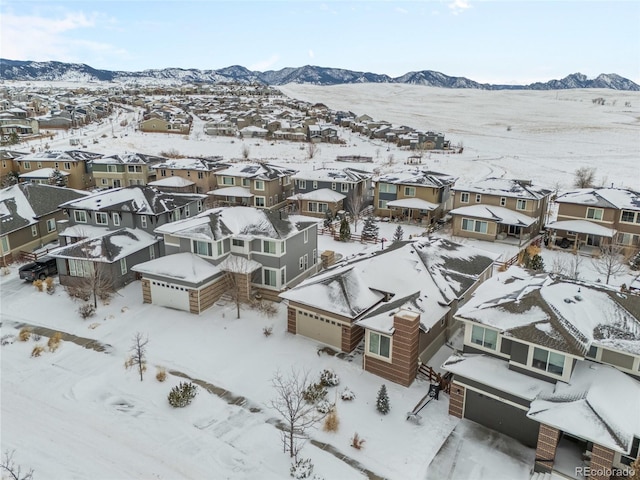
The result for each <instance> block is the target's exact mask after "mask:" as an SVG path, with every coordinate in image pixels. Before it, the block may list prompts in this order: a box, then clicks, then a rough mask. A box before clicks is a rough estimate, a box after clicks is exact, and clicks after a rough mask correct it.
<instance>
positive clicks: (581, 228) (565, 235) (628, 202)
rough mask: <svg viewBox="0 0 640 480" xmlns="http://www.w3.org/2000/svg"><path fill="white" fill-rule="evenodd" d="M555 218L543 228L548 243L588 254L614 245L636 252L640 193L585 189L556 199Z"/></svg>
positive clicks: (608, 189) (638, 244) (638, 238)
mask: <svg viewBox="0 0 640 480" xmlns="http://www.w3.org/2000/svg"><path fill="white" fill-rule="evenodd" d="M556 203H557V204H558V216H557V220H556V221H555V222H552V223H549V224H547V229H548V230H549V232H550V234H551V242H552V243H553V244H557V245H559V246H560V247H562V248H569V247H572V248H574V249H583V250H588V249H590V248H594V249H596V251H597V248H598V247H600V246H602V245H607V244H614V245H619V246H623V247H628V248H629V249H630V250H631V251H637V250H638V248H640V193H638V192H636V191H633V190H628V189H623V188H585V189H578V190H574V191H571V192H567V193H565V194H562V195H560V196H558V198H557V199H556Z"/></svg>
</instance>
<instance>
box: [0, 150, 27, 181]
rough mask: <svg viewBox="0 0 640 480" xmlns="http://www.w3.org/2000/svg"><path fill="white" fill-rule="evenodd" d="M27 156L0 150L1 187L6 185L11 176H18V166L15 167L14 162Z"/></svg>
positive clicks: (13, 151) (22, 153) (24, 153)
mask: <svg viewBox="0 0 640 480" xmlns="http://www.w3.org/2000/svg"><path fill="white" fill-rule="evenodd" d="M26 154H27V153H26V152H18V151H15V150H0V185H4V184H5V182H6V181H7V178H8V177H9V176H14V175H15V176H17V171H18V165H14V163H13V161H14V160H15V159H16V158H18V157H22V156H23V155H26Z"/></svg>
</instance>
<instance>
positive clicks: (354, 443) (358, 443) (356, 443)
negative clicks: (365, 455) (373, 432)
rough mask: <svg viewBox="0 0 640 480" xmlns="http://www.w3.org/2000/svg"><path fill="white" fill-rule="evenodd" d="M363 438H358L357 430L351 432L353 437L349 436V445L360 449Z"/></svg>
mask: <svg viewBox="0 0 640 480" xmlns="http://www.w3.org/2000/svg"><path fill="white" fill-rule="evenodd" d="M364 442H365V439H364V438H360V435H358V432H356V433H354V434H353V437H352V438H351V446H352V447H353V448H355V449H356V450H361V449H362V446H363V445H364Z"/></svg>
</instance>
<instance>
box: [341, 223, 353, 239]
mask: <svg viewBox="0 0 640 480" xmlns="http://www.w3.org/2000/svg"><path fill="white" fill-rule="evenodd" d="M349 240H351V227H350V226H349V221H348V220H347V217H342V221H341V222H340V241H341V242H348V241H349Z"/></svg>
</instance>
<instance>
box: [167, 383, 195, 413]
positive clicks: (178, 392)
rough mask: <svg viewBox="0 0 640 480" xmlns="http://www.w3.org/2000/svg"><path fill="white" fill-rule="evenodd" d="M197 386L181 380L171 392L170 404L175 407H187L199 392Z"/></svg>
mask: <svg viewBox="0 0 640 480" xmlns="http://www.w3.org/2000/svg"><path fill="white" fill-rule="evenodd" d="M197 388H198V387H197V386H196V385H194V384H193V383H191V382H189V383H186V382H180V385H177V386H175V387H173V388H172V389H171V392H169V404H170V405H171V406H172V407H174V408H182V407H186V406H187V405H189V404H190V403H191V401H192V400H193V399H194V398H195V396H196V395H197V394H198V390H197Z"/></svg>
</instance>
